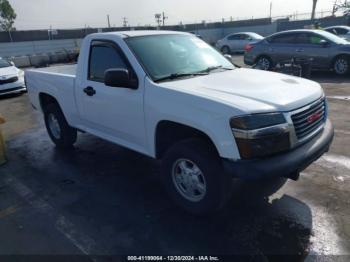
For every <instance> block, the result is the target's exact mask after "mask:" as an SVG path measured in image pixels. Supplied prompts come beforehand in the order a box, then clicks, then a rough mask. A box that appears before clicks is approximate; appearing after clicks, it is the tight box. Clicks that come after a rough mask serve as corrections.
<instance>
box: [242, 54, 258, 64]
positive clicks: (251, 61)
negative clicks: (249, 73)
mask: <svg viewBox="0 0 350 262" xmlns="http://www.w3.org/2000/svg"><path fill="white" fill-rule="evenodd" d="M255 59H256V57H255V56H253V55H251V54H249V53H248V54H247V53H246V54H245V55H244V64H246V65H249V66H252V65H254V64H255Z"/></svg>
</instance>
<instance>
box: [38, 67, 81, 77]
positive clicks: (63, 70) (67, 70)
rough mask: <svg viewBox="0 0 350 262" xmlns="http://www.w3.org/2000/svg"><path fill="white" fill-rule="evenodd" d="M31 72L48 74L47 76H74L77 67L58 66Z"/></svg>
mask: <svg viewBox="0 0 350 262" xmlns="http://www.w3.org/2000/svg"><path fill="white" fill-rule="evenodd" d="M32 71H35V72H40V73H49V74H58V75H65V76H73V77H75V76H76V71H77V65H76V64H73V65H60V66H52V67H43V68H38V69H32Z"/></svg>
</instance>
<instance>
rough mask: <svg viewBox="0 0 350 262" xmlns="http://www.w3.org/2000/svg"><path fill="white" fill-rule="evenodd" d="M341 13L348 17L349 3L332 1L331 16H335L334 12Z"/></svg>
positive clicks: (345, 0) (349, 12) (341, 0)
mask: <svg viewBox="0 0 350 262" xmlns="http://www.w3.org/2000/svg"><path fill="white" fill-rule="evenodd" d="M338 11H341V12H342V13H343V15H345V16H349V15H350V3H348V1H347V0H344V1H343V0H336V1H334V5H333V11H332V13H333V15H335V13H336V12H338Z"/></svg>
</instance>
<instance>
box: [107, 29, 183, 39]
mask: <svg viewBox="0 0 350 262" xmlns="http://www.w3.org/2000/svg"><path fill="white" fill-rule="evenodd" d="M105 34H113V35H118V36H120V37H123V38H126V37H136V36H148V35H169V34H177V35H187V34H189V33H187V32H178V31H165V30H134V31H117V32H108V33H105Z"/></svg>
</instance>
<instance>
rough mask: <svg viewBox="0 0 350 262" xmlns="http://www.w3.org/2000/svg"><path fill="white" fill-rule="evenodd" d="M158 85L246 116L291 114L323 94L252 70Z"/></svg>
mask: <svg viewBox="0 0 350 262" xmlns="http://www.w3.org/2000/svg"><path fill="white" fill-rule="evenodd" d="M161 86H164V87H167V88H172V89H176V90H178V91H182V92H186V93H190V94H192V95H197V96H201V97H203V98H206V99H209V100H214V101H216V102H220V103H224V104H226V105H230V106H233V107H234V108H236V109H239V110H242V111H244V112H247V113H254V112H262V111H292V110H294V109H297V108H300V107H303V106H305V105H307V104H309V103H311V102H313V101H315V100H317V99H318V98H320V97H321V96H322V95H323V90H322V88H321V86H320V85H319V84H318V83H316V82H313V81H310V80H306V79H303V78H299V77H293V76H289V75H284V74H279V73H273V72H266V71H261V70H254V69H243V68H241V69H235V70H231V71H225V72H217V73H212V74H210V75H206V76H198V77H194V78H190V79H184V80H179V81H172V82H164V83H161Z"/></svg>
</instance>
